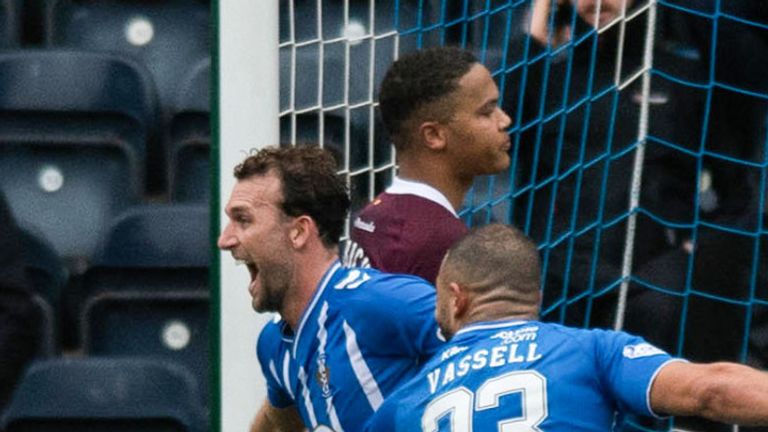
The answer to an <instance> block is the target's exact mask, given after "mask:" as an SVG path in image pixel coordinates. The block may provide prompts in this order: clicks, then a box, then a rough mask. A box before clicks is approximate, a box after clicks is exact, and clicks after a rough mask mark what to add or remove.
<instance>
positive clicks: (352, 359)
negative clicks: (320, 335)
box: [343, 321, 384, 411]
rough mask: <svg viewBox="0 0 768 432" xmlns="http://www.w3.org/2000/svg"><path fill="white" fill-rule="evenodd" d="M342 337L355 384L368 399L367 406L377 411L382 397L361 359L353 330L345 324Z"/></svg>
mask: <svg viewBox="0 0 768 432" xmlns="http://www.w3.org/2000/svg"><path fill="white" fill-rule="evenodd" d="M343 326H344V335H345V337H346V347H347V356H349V363H350V365H351V366H352V370H353V371H354V372H355V377H357V382H358V383H359V384H360V387H361V388H362V389H363V393H365V397H366V398H368V404H369V405H370V406H371V408H373V410H374V411H377V410H378V409H379V407H380V406H381V404H382V402H384V396H383V395H382V394H381V390H379V384H378V383H377V382H376V379H375V378H374V377H373V374H372V373H371V369H370V368H369V367H368V364H367V363H366V362H365V358H363V353H362V352H360V347H359V346H358V345H357V334H355V330H354V329H352V327H350V326H349V324H347V322H346V321H344V323H343Z"/></svg>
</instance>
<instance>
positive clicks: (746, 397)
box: [651, 362, 768, 425]
mask: <svg viewBox="0 0 768 432" xmlns="http://www.w3.org/2000/svg"><path fill="white" fill-rule="evenodd" d="M651 407H652V408H653V410H654V411H655V412H657V413H661V414H670V415H684V416H686V415H697V416H701V417H706V418H709V419H712V420H716V421H721V422H726V423H736V424H740V425H768V373H765V372H762V371H758V370H756V369H753V368H751V367H748V366H745V365H741V364H737V363H709V364H695V363H683V362H674V363H669V364H667V365H666V366H664V367H663V368H662V369H661V371H660V372H659V374H658V376H657V377H656V379H655V380H654V382H653V386H652V387H651Z"/></svg>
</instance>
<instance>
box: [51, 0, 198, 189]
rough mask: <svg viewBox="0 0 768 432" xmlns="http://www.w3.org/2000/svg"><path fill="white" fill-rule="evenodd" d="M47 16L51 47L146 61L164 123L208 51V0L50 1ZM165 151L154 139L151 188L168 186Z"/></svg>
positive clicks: (160, 143)
mask: <svg viewBox="0 0 768 432" xmlns="http://www.w3.org/2000/svg"><path fill="white" fill-rule="evenodd" d="M45 16H46V18H45V20H46V27H47V30H46V44H47V46H49V47H70V48H78V49H87V50H94V51H109V52H116V53H120V54H122V55H124V56H128V57H131V58H133V59H134V60H137V61H140V62H142V63H143V64H144V65H146V67H147V68H148V69H149V70H150V72H151V74H152V76H153V79H154V81H155V83H156V85H157V92H158V94H159V96H160V106H161V111H162V118H163V124H164V125H167V124H168V121H169V120H170V113H171V108H172V104H173V102H174V100H175V99H174V98H175V97H176V94H177V93H178V90H179V88H178V85H179V83H180V77H182V76H184V74H186V73H187V72H188V71H190V70H191V69H192V68H194V67H195V65H197V64H198V63H199V62H200V61H201V60H203V59H205V58H208V57H209V56H210V53H209V49H210V47H209V39H210V35H209V33H210V29H209V27H210V1H209V0H166V1H146V0H46V2H45ZM158 138H159V139H161V138H164V137H158ZM166 155H167V143H165V142H164V141H162V140H160V141H155V142H151V143H150V145H149V148H148V158H149V159H148V169H149V173H150V178H149V179H148V180H149V185H148V188H149V190H150V191H161V190H163V189H162V187H164V186H165V181H166V178H165V177H166V173H165V168H166V163H167V162H166V160H165V157H166Z"/></svg>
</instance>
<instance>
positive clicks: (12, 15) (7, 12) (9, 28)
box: [0, 0, 22, 49]
mask: <svg viewBox="0 0 768 432" xmlns="http://www.w3.org/2000/svg"><path fill="white" fill-rule="evenodd" d="M21 5H22V0H0V49H3V48H12V47H17V46H19V43H20V40H21Z"/></svg>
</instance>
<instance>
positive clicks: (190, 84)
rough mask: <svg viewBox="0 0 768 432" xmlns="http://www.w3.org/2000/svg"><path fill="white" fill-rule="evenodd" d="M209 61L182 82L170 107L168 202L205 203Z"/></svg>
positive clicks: (206, 186) (209, 133) (205, 61)
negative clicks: (169, 199) (169, 194)
mask: <svg viewBox="0 0 768 432" xmlns="http://www.w3.org/2000/svg"><path fill="white" fill-rule="evenodd" d="M210 76H211V59H210V58H206V59H203V60H201V61H200V62H199V63H198V64H196V65H195V66H194V67H193V68H192V69H190V70H189V71H188V73H187V74H186V75H185V76H184V77H183V78H182V81H181V83H180V84H179V91H178V93H177V94H176V98H175V102H174V105H173V107H172V113H171V121H170V128H169V130H168V132H169V133H170V139H169V141H168V142H169V147H170V148H169V151H170V154H169V155H168V175H169V178H168V184H169V189H170V192H171V201H174V202H208V199H209V197H210V192H209V191H210V187H209V184H210V182H209V180H210V179H209V175H208V169H209V161H210V145H211V127H210V97H209V93H208V90H209V87H210V85H209V83H210Z"/></svg>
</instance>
